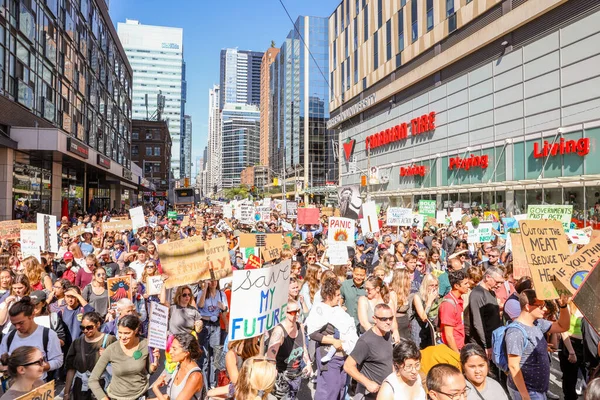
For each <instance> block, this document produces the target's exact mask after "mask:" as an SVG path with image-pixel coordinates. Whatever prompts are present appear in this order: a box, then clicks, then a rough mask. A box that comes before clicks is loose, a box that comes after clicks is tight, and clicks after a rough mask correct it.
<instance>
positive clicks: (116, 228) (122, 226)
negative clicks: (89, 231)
mask: <svg viewBox="0 0 600 400" xmlns="http://www.w3.org/2000/svg"><path fill="white" fill-rule="evenodd" d="M132 221H133V220H131V219H126V220H123V221H114V222H112V221H111V222H103V223H102V232H103V233H107V232H123V231H130V230H132V229H133V227H132V225H131V222H132Z"/></svg>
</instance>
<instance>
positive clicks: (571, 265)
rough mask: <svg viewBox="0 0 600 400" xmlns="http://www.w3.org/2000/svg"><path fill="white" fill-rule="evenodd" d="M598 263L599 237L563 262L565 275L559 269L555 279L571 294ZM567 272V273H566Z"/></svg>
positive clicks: (599, 251)
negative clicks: (559, 280)
mask: <svg viewBox="0 0 600 400" xmlns="http://www.w3.org/2000/svg"><path fill="white" fill-rule="evenodd" d="M598 262H600V237H595V238H594V240H592V241H591V242H590V243H588V244H587V245H586V246H585V247H583V248H581V249H580V250H579V251H577V252H576V253H575V254H572V255H571V256H570V257H569V258H567V259H566V260H565V271H564V272H565V273H564V275H563V270H562V269H559V270H558V271H557V272H556V276H557V278H559V279H561V282H563V283H564V284H565V286H566V287H567V289H570V290H571V291H572V292H573V293H575V291H577V290H578V289H579V287H580V286H581V284H582V283H583V281H584V280H585V278H586V276H587V275H588V274H589V272H590V271H591V270H592V269H594V267H596V265H598ZM567 271H568V272H567Z"/></svg>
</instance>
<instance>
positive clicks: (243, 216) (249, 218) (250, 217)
mask: <svg viewBox="0 0 600 400" xmlns="http://www.w3.org/2000/svg"><path fill="white" fill-rule="evenodd" d="M236 210H237V209H236ZM239 210H240V213H239V214H240V218H239V220H240V222H241V223H242V224H245V225H252V224H254V207H253V206H252V205H251V204H241V205H240V207H239Z"/></svg>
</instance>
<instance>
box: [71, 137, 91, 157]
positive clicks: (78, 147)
mask: <svg viewBox="0 0 600 400" xmlns="http://www.w3.org/2000/svg"><path fill="white" fill-rule="evenodd" d="M67 151H69V152H71V153H73V154H77V155H78V156H79V157H82V158H85V159H88V158H89V157H90V148H89V147H87V146H86V145H84V144H82V143H80V142H79V141H77V140H75V139H73V138H70V137H69V138H67Z"/></svg>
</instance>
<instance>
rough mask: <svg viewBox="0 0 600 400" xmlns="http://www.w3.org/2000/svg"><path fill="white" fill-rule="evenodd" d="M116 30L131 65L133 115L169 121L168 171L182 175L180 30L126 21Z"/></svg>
mask: <svg viewBox="0 0 600 400" xmlns="http://www.w3.org/2000/svg"><path fill="white" fill-rule="evenodd" d="M117 30H118V33H119V38H120V39H121V43H123V48H124V49H125V52H126V53H127V58H128V59H129V62H130V63H131V67H132V68H133V94H132V103H133V118H134V119H154V120H156V119H163V120H166V121H168V126H169V132H170V134H171V139H172V141H173V148H172V151H173V154H172V155H171V170H172V171H173V176H174V178H175V179H176V180H178V179H180V177H182V174H183V172H182V170H181V161H182V158H181V149H182V127H183V121H182V119H183V117H184V110H183V108H182V107H183V104H184V100H183V98H184V91H183V89H184V85H183V83H184V78H183V73H184V67H183V29H181V28H170V27H164V26H152V25H142V24H141V23H139V22H138V21H135V20H127V21H126V22H125V23H119V24H118V25H117ZM159 94H160V95H161V96H164V108H163V109H162V110H160V108H161V107H159V106H160V104H158V97H159Z"/></svg>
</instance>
